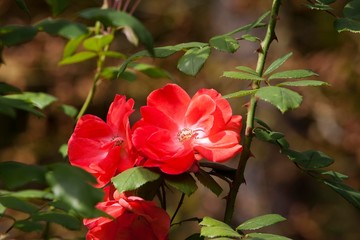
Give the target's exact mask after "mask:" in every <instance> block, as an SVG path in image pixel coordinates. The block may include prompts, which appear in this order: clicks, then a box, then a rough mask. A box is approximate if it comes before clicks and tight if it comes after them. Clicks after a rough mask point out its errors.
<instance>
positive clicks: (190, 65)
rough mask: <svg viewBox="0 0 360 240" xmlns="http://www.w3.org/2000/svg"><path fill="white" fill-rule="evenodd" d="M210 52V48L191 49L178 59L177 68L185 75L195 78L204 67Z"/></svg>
mask: <svg viewBox="0 0 360 240" xmlns="http://www.w3.org/2000/svg"><path fill="white" fill-rule="evenodd" d="M210 52H211V48H210V47H203V48H191V49H189V50H187V52H186V53H185V54H184V56H182V57H181V58H180V59H179V62H178V65H177V68H178V69H179V70H180V71H181V72H183V73H185V74H187V75H190V76H195V75H196V74H197V73H198V72H199V71H200V70H201V68H202V67H203V66H204V64H205V61H206V60H207V58H208V57H209V55H210Z"/></svg>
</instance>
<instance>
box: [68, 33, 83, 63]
mask: <svg viewBox="0 0 360 240" xmlns="http://www.w3.org/2000/svg"><path fill="white" fill-rule="evenodd" d="M87 36H88V35H87V34H83V35H80V36H78V37H75V38H72V39H70V40H69V41H68V42H67V43H66V45H65V47H64V53H63V58H67V57H70V56H71V55H73V54H74V53H75V52H76V49H78V47H79V46H80V44H81V43H82V41H84V39H85V38H86V37H87Z"/></svg>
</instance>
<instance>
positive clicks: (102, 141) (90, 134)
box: [68, 95, 137, 187]
mask: <svg viewBox="0 0 360 240" xmlns="http://www.w3.org/2000/svg"><path fill="white" fill-rule="evenodd" d="M133 106H134V100H133V99H129V100H128V101H126V99H125V96H121V95H116V96H115V99H114V101H113V102H112V104H111V105H110V108H109V111H108V114H107V119H106V123H105V122H104V121H103V120H102V119H100V118H99V117H97V116H94V115H90V114H87V115H84V116H82V117H81V118H80V119H79V121H78V122H77V124H76V127H75V130H74V133H73V134H72V136H71V137H70V140H69V142H68V146H69V148H68V155H69V160H70V163H71V164H72V165H75V166H78V167H81V168H83V169H85V170H86V171H88V172H89V173H91V174H93V175H94V176H95V177H96V178H97V181H98V187H103V186H104V185H105V184H107V183H108V182H109V181H110V179H111V178H112V177H113V176H115V175H116V174H117V173H120V172H122V171H124V170H126V169H128V168H131V167H133V166H134V163H135V161H136V158H137V154H136V151H135V149H134V148H133V145H132V142H131V132H130V123H129V116H130V114H131V113H132V112H133V111H134V110H133Z"/></svg>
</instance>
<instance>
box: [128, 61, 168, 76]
mask: <svg viewBox="0 0 360 240" xmlns="http://www.w3.org/2000/svg"><path fill="white" fill-rule="evenodd" d="M133 68H134V69H135V70H137V71H139V72H142V73H144V74H145V75H146V76H148V77H150V78H168V79H171V75H170V73H168V72H167V71H165V70H164V69H161V68H158V67H156V66H154V65H150V64H146V63H137V64H136V65H135V66H133Z"/></svg>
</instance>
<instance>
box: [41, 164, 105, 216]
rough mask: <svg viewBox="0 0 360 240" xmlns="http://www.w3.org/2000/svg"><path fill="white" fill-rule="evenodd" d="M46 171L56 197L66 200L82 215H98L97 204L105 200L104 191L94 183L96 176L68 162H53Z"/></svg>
mask: <svg viewBox="0 0 360 240" xmlns="http://www.w3.org/2000/svg"><path fill="white" fill-rule="evenodd" d="M49 168H50V171H49V172H47V173H46V180H47V182H48V183H49V185H50V187H51V189H52V191H53V193H54V196H55V198H56V199H58V200H60V201H63V202H65V203H66V204H68V205H69V206H71V207H72V209H74V210H75V211H76V212H78V213H79V214H80V215H81V216H83V217H86V218H93V217H98V216H99V215H100V213H99V210H98V209H96V208H95V205H96V204H97V203H98V202H100V201H102V200H103V191H102V190H101V189H97V188H95V187H93V186H92V185H93V184H95V183H96V180H95V178H94V177H93V176H92V175H91V174H90V173H88V172H86V171H85V170H83V169H81V168H78V167H74V166H70V165H68V164H61V163H57V164H53V165H51V166H50V167H49Z"/></svg>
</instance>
